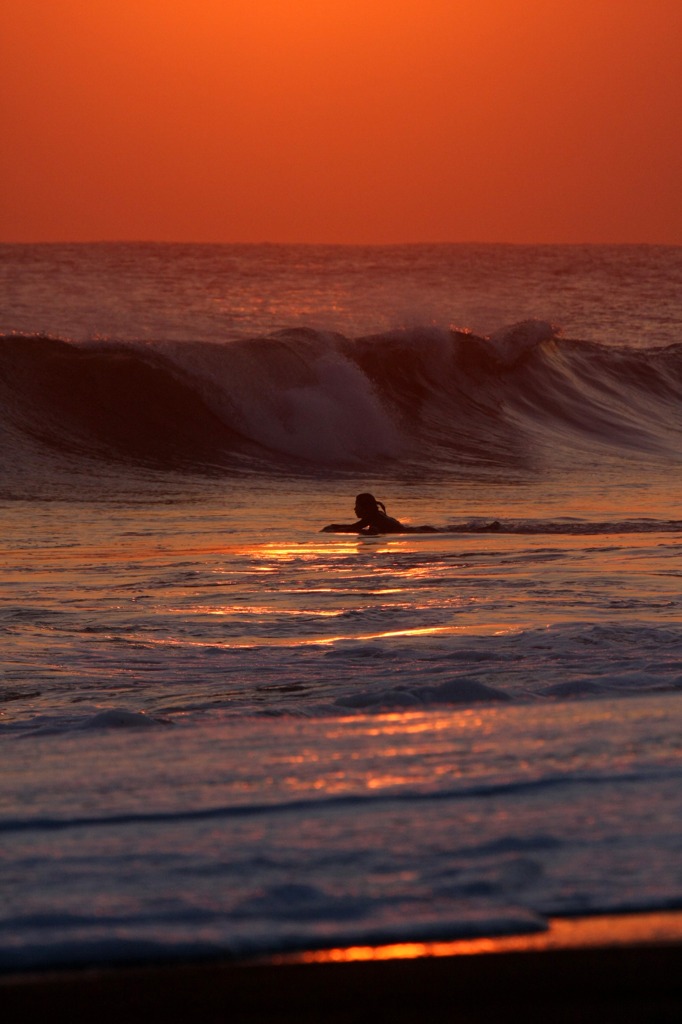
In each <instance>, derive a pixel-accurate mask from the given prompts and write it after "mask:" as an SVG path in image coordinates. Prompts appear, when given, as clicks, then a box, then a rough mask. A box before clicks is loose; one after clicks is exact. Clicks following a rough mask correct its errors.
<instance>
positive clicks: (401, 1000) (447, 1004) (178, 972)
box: [0, 911, 682, 1024]
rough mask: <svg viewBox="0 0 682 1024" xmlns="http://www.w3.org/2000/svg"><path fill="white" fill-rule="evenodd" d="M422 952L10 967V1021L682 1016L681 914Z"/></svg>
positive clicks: (584, 921) (4, 992) (556, 925)
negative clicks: (16, 970) (24, 970)
mask: <svg viewBox="0 0 682 1024" xmlns="http://www.w3.org/2000/svg"><path fill="white" fill-rule="evenodd" d="M420 948H421V952H420V951H419V950H420ZM408 949H409V947H407V946H406V945H405V944H404V945H403V946H402V947H356V948H354V949H351V950H346V956H344V955H343V951H341V950H336V951H318V952H314V953H299V954H291V955H287V956H275V957H270V958H260V959H257V960H245V961H230V960H223V961H210V962H207V961H203V962H196V963H191V962H175V963H168V962H167V963H164V964H149V965H144V964H137V965H125V966H97V967H91V968H83V969H80V970H72V969H64V970H52V971H41V972H35V973H28V972H27V973H24V974H17V973H14V974H11V975H6V976H4V977H2V976H0V1002H1V1004H2V1006H3V1018H4V1020H5V1021H6V1022H14V1021H20V1020H22V1021H23V1020H27V1019H31V1018H32V1017H34V1018H36V1019H37V1018H38V1016H39V1015H41V1016H44V1015H45V1014H49V1015H50V1016H53V1015H57V1016H59V1015H60V1014H61V1015H63V1016H64V1017H65V1019H68V1020H69V1021H71V1022H79V1021H86V1020H88V1021H92V1020H93V1019H96V1020H97V1021H98V1024H104V1022H107V1021H117V1022H119V1021H120V1020H122V1019H125V1020H128V1021H136V1020H140V1021H142V1020H146V1021H154V1020H161V1019H163V1020H165V1021H185V1020H189V1019H192V1020H195V1021H200V1022H202V1024H209V1022H212V1021H227V1020H229V1021H231V1022H234V1021H249V1022H259V1021H266V1020H267V1021H273V1020H274V1021H277V1020H281V1021H288V1020H292V1021H293V1020H296V1021H311V1022H312V1021H322V1020H324V1021H331V1022H337V1021H338V1022H346V1021H348V1022H350V1021H357V1020H370V1019H371V1020H376V1019H390V1020H391V1021H394V1022H395V1021H412V1020H415V1021H416V1020H420V1019H425V1018H426V1017H427V1016H428V1015H430V1014H434V1013H436V1012H438V1013H439V1014H440V1013H442V1012H443V1011H444V1010H446V1011H447V1014H448V1019H450V1020H454V1021H462V1022H478V1021H481V1022H483V1021H487V1022H490V1021H496V1020H500V1021H502V1020H505V1021H506V1020H517V1019H518V1020H523V1021H525V1022H533V1021H536V1020H537V1021H540V1020H543V1021H548V1020H551V1021H552V1024H561V1022H563V1021H566V1022H569V1021H570V1022H574V1021H581V1022H583V1021H599V1022H600V1024H605V1022H608V1021H618V1022H626V1024H627V1022H633V1024H634V1022H638V1024H641V1022H646V1024H652V1022H661V1024H663V1022H666V1024H667V1022H670V1024H672V1022H673V1021H676V1020H678V1019H680V1010H681V1009H682V972H680V965H681V964H682V912H680V911H671V912H664V913H641V914H623V915H597V916H594V917H582V918H574V919H571V918H555V919H552V920H551V922H550V927H549V929H548V930H547V931H546V932H543V933H535V934H532V935H523V936H518V935H517V936H505V937H497V938H493V937H491V938H489V939H476V940H473V941H461V942H453V943H434V944H419V945H417V944H414V945H413V947H412V949H411V952H410V951H408ZM391 950H392V952H391ZM363 951H364V952H363Z"/></svg>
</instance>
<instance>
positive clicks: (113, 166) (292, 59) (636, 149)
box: [0, 0, 682, 244]
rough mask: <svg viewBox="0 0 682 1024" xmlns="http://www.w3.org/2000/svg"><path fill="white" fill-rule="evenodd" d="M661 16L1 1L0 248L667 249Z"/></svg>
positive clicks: (618, 7) (372, 0)
mask: <svg viewBox="0 0 682 1024" xmlns="http://www.w3.org/2000/svg"><path fill="white" fill-rule="evenodd" d="M680 40H682V2H681V0H192V2H189V0H3V4H2V6H1V8H0V61H1V62H2V63H1V66H2V94H1V96H0V102H1V104H2V109H1V117H2V138H3V143H4V144H3V160H2V179H3V181H2V187H1V189H0V240H3V241H97V240H117V239H124V240H159V241H198V242H201V241H206V242H240V241H243V242H257V241H272V242H363V243H373V242H377V243H386V242H419V241H425V242H439V241H453V242H458V241H482V242H486V241H500V242H652V243H674V244H680V243H682V200H681V188H680V182H681V181H682V131H681V125H682V60H681V59H680V46H681V42H680Z"/></svg>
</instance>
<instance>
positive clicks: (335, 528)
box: [320, 519, 367, 533]
mask: <svg viewBox="0 0 682 1024" xmlns="http://www.w3.org/2000/svg"><path fill="white" fill-rule="evenodd" d="M363 526H367V523H366V522H365V520H364V519H358V521H357V523H330V524H329V526H323V527H322V529H321V530H320V533H360V530H361V529H362V528H363Z"/></svg>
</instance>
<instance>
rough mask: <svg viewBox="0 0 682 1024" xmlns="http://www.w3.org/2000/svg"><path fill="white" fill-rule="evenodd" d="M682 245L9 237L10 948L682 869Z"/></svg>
mask: <svg viewBox="0 0 682 1024" xmlns="http://www.w3.org/2000/svg"><path fill="white" fill-rule="evenodd" d="M681 285H682V250H680V249H679V248H677V249H676V248H653V247H644V246H632V247H515V246H407V247H385V248H371V247H370V248H367V247H363V248H356V247H339V248H335V247H305V246H293V247H287V246H172V245H158V246H157V245H91V246H90V245H83V246H50V245H45V246H28V245H27V246H20V245H16V246H5V247H1V248H0V289H1V291H0V294H1V295H2V303H1V307H0V332H2V338H1V339H0V403H1V404H0V465H1V469H2V478H1V480H0V497H1V503H0V521H1V524H2V526H1V533H0V549H1V550H2V566H3V568H2V578H1V588H2V589H1V591H0V597H1V602H2V603H1V604H0V633H1V635H2V665H1V672H2V674H1V675H0V714H1V717H0V750H1V752H2V755H1V756H2V773H1V775H0V833H1V843H0V892H1V897H0V968H2V969H3V970H14V969H27V968H37V967H45V966H54V965H66V964H76V965H78V964H81V965H83V964H90V963H103V962H107V963H108V962H121V961H131V960H132V961H143V960H149V959H159V958H161V959H168V958H175V957H184V958H187V957H198V956H207V955H210V956H214V955H216V956H220V955H234V956H244V955H250V954H252V953H270V952H274V951H278V950H283V949H303V948H311V947H316V946H318V947H319V946H335V945H344V944H345V945H348V944H357V943H376V942H394V941H402V940H405V941H412V940H416V939H436V938H458V937H466V936H472V935H487V934H500V933H508V932H520V931H541V930H542V929H543V928H545V927H546V925H547V920H548V918H549V917H550V916H552V915H561V914H566V915H573V914H586V913H598V912H618V911H631V910H654V909H655V910H660V909H667V908H679V907H680V906H682V870H681V868H680V864H682V856H681V854H682V825H681V815H680V811H681V804H682V786H681V782H682V751H681V747H682V743H681V740H680V708H681V705H680V690H681V689H682V598H681V595H680V591H681V582H682V564H681V562H680V554H681V553H682V540H681V537H682V512H681V511H680V486H679V474H680V467H681V463H682V456H681V455H680V451H681V450H682V405H681V399H682V302H681V300H680V296H681V295H682V288H681ZM365 490H369V491H372V492H373V493H375V494H376V496H377V497H378V498H379V499H380V500H382V501H384V502H385V503H386V505H387V507H388V511H389V514H391V515H394V516H397V517H398V518H400V519H401V521H402V522H404V523H406V524H409V525H412V526H421V525H422V524H429V525H431V526H434V527H436V528H437V532H434V533H423V534H422V533H406V534H402V535H395V536H384V537H382V536H357V535H353V534H347V533H346V534H333V533H320V530H321V528H322V527H323V526H324V525H325V524H327V523H330V522H337V523H338V522H347V523H350V522H352V521H353V520H354V518H355V517H354V515H353V502H354V496H355V494H356V493H357V492H359V491H365ZM493 523H495V524H497V525H496V526H495V529H492V530H491V529H489V527H490V526H491V524H493Z"/></svg>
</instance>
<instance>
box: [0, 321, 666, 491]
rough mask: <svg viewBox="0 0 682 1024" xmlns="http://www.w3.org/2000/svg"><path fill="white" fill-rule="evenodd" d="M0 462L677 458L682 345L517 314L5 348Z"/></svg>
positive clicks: (238, 466)
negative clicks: (355, 331) (571, 330)
mask: <svg viewBox="0 0 682 1024" xmlns="http://www.w3.org/2000/svg"><path fill="white" fill-rule="evenodd" d="M0 439H1V440H2V454H0V460H2V462H3V463H4V465H3V466H2V468H3V470H4V473H5V477H6V478H7V475H8V474H10V476H11V472H12V467H13V466H15V465H18V464H19V463H20V462H22V461H25V460H26V459H29V460H30V459H31V458H32V457H35V456H36V454H37V453H41V454H42V455H43V457H44V456H45V455H50V457H51V458H53V459H56V460H57V461H58V460H59V458H60V457H61V458H65V459H68V460H70V461H73V460H74V459H76V460H77V459H80V458H88V459H95V460H98V461H102V460H104V461H113V462H117V463H121V462H123V463H138V462H139V463H144V464H146V465H151V466H158V467H160V468H166V469H168V468H170V469H174V470H190V471H191V470H199V471H201V470H205V469H216V470H224V471H228V472H229V471H240V470H243V469H258V470H259V471H264V472H269V471H281V470H283V471H286V472H296V470H297V469H300V470H301V471H302V472H311V471H312V472H316V471H324V470H334V469H339V470H343V469H344V468H348V469H354V468H358V467H374V466H379V465H384V466H385V467H387V468H389V467H390V465H391V464H398V465H403V466H408V467H409V465H410V464H414V465H420V466H421V467H423V468H424V469H425V470H428V469H431V470H433V471H434V472H447V471H448V470H449V469H451V470H455V471H456V470H458V469H465V468H467V467H486V466H487V467H499V468H504V467H507V468H510V469H514V468H529V467H533V466H534V465H537V464H541V463H542V461H543V459H544V458H546V457H547V456H548V453H550V452H551V458H552V459H553V460H555V459H557V458H561V457H563V458H570V456H571V453H572V452H574V451H575V450H576V448H578V449H580V448H583V449H584V448H587V449H595V448H600V447H601V448H602V449H603V448H604V447H607V448H608V449H610V450H612V451H618V452H621V453H632V454H634V453H637V452H639V453H642V454H649V455H654V456H663V457H673V458H679V453H680V451H682V344H675V345H670V346H667V347H665V348H654V349H651V348H650V349H634V348H614V347H610V346H602V345H598V344H594V343H590V342H585V341H571V340H567V339H563V338H561V337H560V336H559V335H558V332H557V331H556V330H555V329H554V328H553V327H552V326H551V325H550V324H548V323H544V322H539V321H529V322H526V323H523V324H517V325H515V326H514V327H511V328H507V329H505V330H503V331H500V332H498V333H496V334H495V335H493V336H492V337H490V338H480V337H477V336H475V335H473V334H470V333H468V332H466V331H460V330H450V331H446V330H442V329H436V328H433V329H432V328H422V329H417V328H415V329H411V330H401V331H395V332H388V333H384V334H379V335H374V336H371V337H362V338H357V339H350V338H347V337H345V336H343V335H340V334H329V333H323V332H317V331H314V330H311V329H295V330H286V331H280V332H277V333H274V334H271V335H268V336H264V337H258V338H253V339H250V340H239V341H231V342H229V343H225V344H220V343H209V342H196V343H192V342H165V343H164V342H158V343H142V342H140V343H120V344H117V343H115V342H111V341H108V342H91V343H88V344H73V343H70V342H65V341H62V340H58V339H54V338H49V337H44V336H25V335H9V336H4V337H2V338H0Z"/></svg>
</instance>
